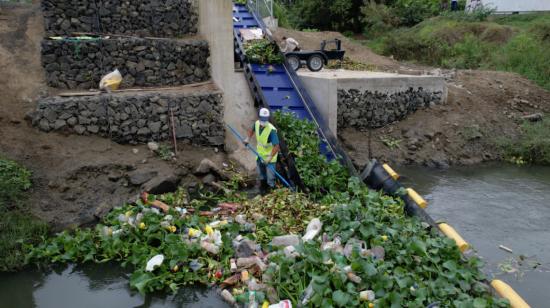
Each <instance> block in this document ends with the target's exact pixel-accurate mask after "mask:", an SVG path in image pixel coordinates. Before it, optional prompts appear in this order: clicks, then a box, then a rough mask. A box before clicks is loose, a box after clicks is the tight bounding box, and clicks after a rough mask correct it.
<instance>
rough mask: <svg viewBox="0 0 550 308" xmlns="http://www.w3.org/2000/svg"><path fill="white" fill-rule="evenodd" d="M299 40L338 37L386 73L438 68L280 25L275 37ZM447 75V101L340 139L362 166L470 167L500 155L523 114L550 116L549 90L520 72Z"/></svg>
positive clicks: (311, 45)
mask: <svg viewBox="0 0 550 308" xmlns="http://www.w3.org/2000/svg"><path fill="white" fill-rule="evenodd" d="M283 35H285V36H287V37H288V36H291V37H294V38H296V39H297V40H298V41H299V42H300V44H301V45H302V46H303V48H304V49H317V48H318V47H319V43H320V42H321V41H322V40H323V39H334V38H339V39H341V40H342V42H343V48H344V49H345V50H346V55H347V56H349V57H350V58H351V59H352V60H354V61H358V62H363V63H366V64H370V65H373V66H374V67H376V68H377V69H378V70H381V71H392V72H395V71H401V70H405V71H406V70H424V71H432V72H433V71H434V68H430V67H425V66H419V65H411V64H407V63H400V62H397V61H395V60H393V59H390V58H387V57H383V56H380V55H377V54H375V53H373V52H372V51H371V50H370V49H369V48H368V47H366V46H363V45H361V44H358V43H356V42H354V41H351V40H349V39H348V38H346V37H344V36H342V35H341V34H340V33H337V32H299V31H293V30H287V29H280V30H278V31H277V33H276V37H279V38H280V37H282V36H283ZM441 73H442V74H443V75H444V76H446V78H447V85H448V87H449V96H448V100H447V103H446V104H445V105H441V106H435V107H433V108H429V109H425V110H419V111H417V112H416V113H414V114H412V115H410V116H408V117H407V118H406V119H405V120H403V121H400V122H396V123H393V124H391V125H388V126H386V127H383V128H379V129H373V130H372V131H371V132H368V131H358V130H355V129H344V130H341V131H339V136H338V137H339V139H340V141H341V143H342V144H343V146H344V147H345V149H346V150H347V151H348V153H349V154H350V156H351V158H352V160H353V161H354V162H355V163H356V164H357V165H358V166H359V167H362V166H364V165H365V164H366V163H367V161H368V160H369V159H370V158H371V157H372V158H377V159H379V160H382V161H385V162H391V163H395V164H422V165H427V166H431V167H447V166H449V165H470V164H476V163H480V162H484V161H492V160H498V159H500V156H499V155H500V151H499V149H498V147H496V146H495V142H496V141H497V140H498V139H499V138H502V137H516V136H518V134H519V126H520V125H519V123H521V117H522V116H524V115H528V114H533V113H546V114H550V92H548V91H546V90H544V89H542V88H541V87H539V86H537V85H535V84H534V83H533V82H531V81H529V80H528V79H526V78H524V77H521V76H519V75H518V74H513V73H505V72H494V71H475V70H474V71H472V70H458V71H441Z"/></svg>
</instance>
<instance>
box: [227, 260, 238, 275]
mask: <svg viewBox="0 0 550 308" xmlns="http://www.w3.org/2000/svg"><path fill="white" fill-rule="evenodd" d="M229 267H230V270H231V272H232V273H235V272H236V271H237V263H236V262H235V259H231V260H229Z"/></svg>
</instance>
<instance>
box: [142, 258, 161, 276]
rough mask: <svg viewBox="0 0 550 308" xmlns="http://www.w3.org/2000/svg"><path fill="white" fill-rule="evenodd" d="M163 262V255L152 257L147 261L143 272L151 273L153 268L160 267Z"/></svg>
mask: <svg viewBox="0 0 550 308" xmlns="http://www.w3.org/2000/svg"><path fill="white" fill-rule="evenodd" d="M163 261H164V255H156V256H154V257H152V258H151V259H150V260H149V261H147V265H146V266H145V271H146V272H152V271H153V270H154V269H155V267H157V266H160V265H161V264H162V262H163Z"/></svg>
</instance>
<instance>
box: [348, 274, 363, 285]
mask: <svg viewBox="0 0 550 308" xmlns="http://www.w3.org/2000/svg"><path fill="white" fill-rule="evenodd" d="M346 276H347V277H348V279H349V280H350V281H352V282H355V283H361V281H362V279H361V277H359V276H357V275H355V274H354V273H353V272H349V273H347V274H346Z"/></svg>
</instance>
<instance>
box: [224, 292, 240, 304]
mask: <svg viewBox="0 0 550 308" xmlns="http://www.w3.org/2000/svg"><path fill="white" fill-rule="evenodd" d="M221 296H222V298H223V299H224V300H225V301H226V302H227V303H229V304H230V305H235V304H236V303H237V301H236V300H235V298H234V297H233V295H231V292H229V291H227V290H223V291H222V293H221Z"/></svg>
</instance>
